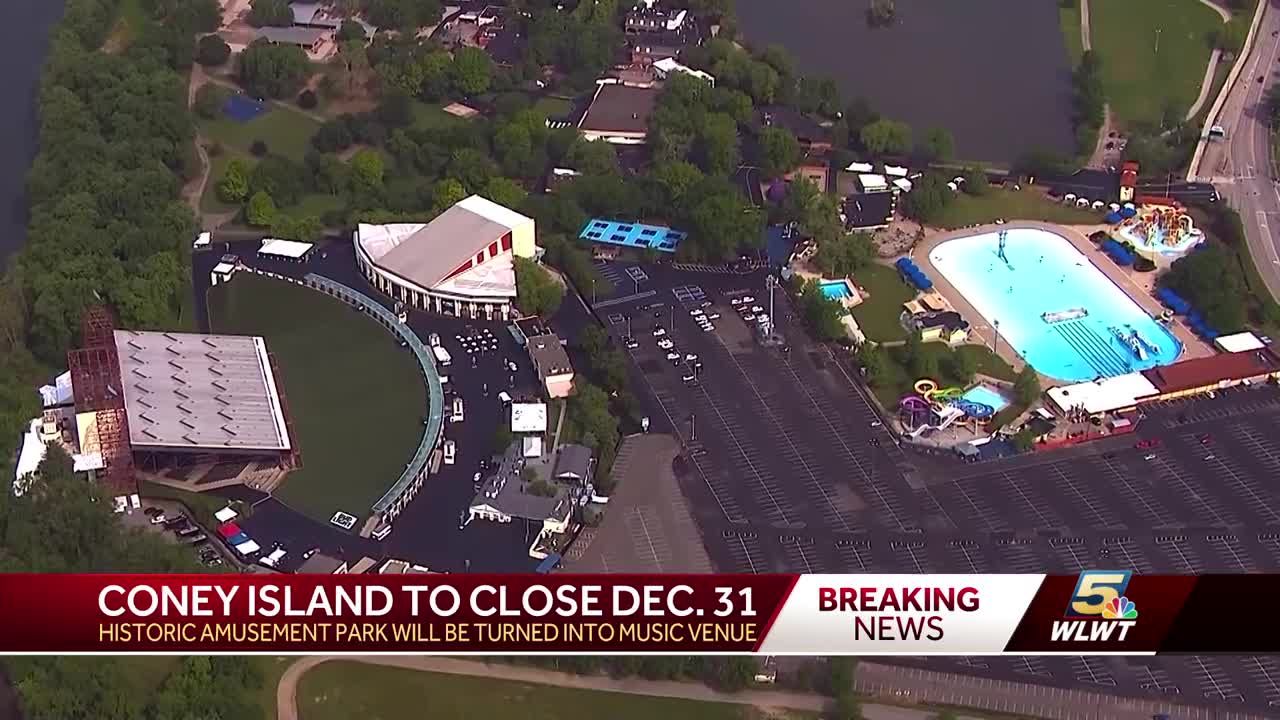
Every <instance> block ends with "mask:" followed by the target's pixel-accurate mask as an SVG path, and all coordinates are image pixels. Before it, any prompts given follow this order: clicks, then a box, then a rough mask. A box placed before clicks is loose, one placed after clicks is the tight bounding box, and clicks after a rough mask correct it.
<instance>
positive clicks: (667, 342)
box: [658, 340, 676, 350]
mask: <svg viewBox="0 0 1280 720" xmlns="http://www.w3.org/2000/svg"><path fill="white" fill-rule="evenodd" d="M675 346H676V344H675V343H673V342H671V341H670V340H659V341H658V347H660V348H662V349H663V350H670V349H671V348H673V347H675Z"/></svg>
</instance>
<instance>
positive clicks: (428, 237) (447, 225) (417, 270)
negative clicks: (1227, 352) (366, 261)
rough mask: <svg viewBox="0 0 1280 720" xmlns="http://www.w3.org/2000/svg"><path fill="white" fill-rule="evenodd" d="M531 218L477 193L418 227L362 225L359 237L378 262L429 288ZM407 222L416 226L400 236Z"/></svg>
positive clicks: (371, 257) (359, 240)
mask: <svg viewBox="0 0 1280 720" xmlns="http://www.w3.org/2000/svg"><path fill="white" fill-rule="evenodd" d="M531 222H533V221H532V220H531V219H530V218H527V217H525V216H524V215H521V214H520V213H517V212H515V211H514V210H510V209H508V208H505V207H503V206H501V205H499V204H497V203H495V202H492V201H490V200H487V199H485V198H483V197H481V196H479V195H472V196H471V197H469V198H466V199H465V200H462V201H461V202H459V203H457V204H455V205H454V206H453V207H451V208H449V209H448V210H445V211H444V212H443V213H441V214H440V215H439V216H437V217H436V218H435V219H434V220H432V221H431V222H429V223H427V224H426V225H422V226H420V227H417V228H416V229H413V227H412V225H408V226H406V225H390V226H378V225H361V226H360V227H359V230H358V233H359V236H358V238H357V241H358V242H359V244H360V246H361V247H362V248H364V251H365V252H366V253H367V254H368V255H369V258H370V259H371V260H372V261H373V264H374V265H376V266H378V267H379V268H382V269H383V270H386V271H388V272H390V273H393V274H395V275H396V276H397V277H401V278H404V279H405V280H408V281H409V282H412V283H414V284H416V285H418V286H420V287H423V288H428V289H429V288H432V287H435V286H436V285H437V284H439V283H440V282H443V281H444V280H446V279H448V278H449V275H450V274H451V273H453V271H454V270H456V269H458V268H459V267H460V266H462V265H463V264H465V263H466V262H467V261H468V260H470V259H471V258H472V257H473V256H474V255H476V253H479V252H482V251H484V249H485V248H486V247H488V246H489V245H490V244H491V243H493V242H495V241H497V240H500V239H502V237H503V236H505V235H506V234H507V233H510V232H511V231H512V230H513V229H515V228H516V227H518V226H520V225H523V224H525V223H531ZM405 227H408V228H409V229H411V230H412V232H411V233H409V234H407V235H403V236H398V235H399V233H398V230H399V229H400V228H405Z"/></svg>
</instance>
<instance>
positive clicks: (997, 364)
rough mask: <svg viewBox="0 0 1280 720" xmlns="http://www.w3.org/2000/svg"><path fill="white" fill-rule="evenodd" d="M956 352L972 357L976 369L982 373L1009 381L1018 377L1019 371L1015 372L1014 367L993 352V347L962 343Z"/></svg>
mask: <svg viewBox="0 0 1280 720" xmlns="http://www.w3.org/2000/svg"><path fill="white" fill-rule="evenodd" d="M956 352H957V353H960V354H962V355H968V356H969V357H970V358H972V359H973V367H974V369H976V370H977V371H978V373H980V374H982V375H987V376H990V377H993V378H995V379H997V380H1007V381H1009V382H1013V381H1014V380H1016V379H1018V373H1016V372H1014V370H1013V367H1012V366H1010V365H1009V363H1007V362H1005V361H1004V359H1003V358H1001V357H1000V356H999V355H996V354H995V353H993V352H991V348H989V347H987V346H986V345H961V346H960V347H958V348H956Z"/></svg>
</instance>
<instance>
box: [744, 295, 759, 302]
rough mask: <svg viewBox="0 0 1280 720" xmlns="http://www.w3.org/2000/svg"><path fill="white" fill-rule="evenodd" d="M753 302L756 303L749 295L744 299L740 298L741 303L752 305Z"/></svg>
mask: <svg viewBox="0 0 1280 720" xmlns="http://www.w3.org/2000/svg"><path fill="white" fill-rule="evenodd" d="M755 301H756V299H755V298H753V297H751V296H750V295H748V296H746V297H744V298H742V302H744V303H753V302H755Z"/></svg>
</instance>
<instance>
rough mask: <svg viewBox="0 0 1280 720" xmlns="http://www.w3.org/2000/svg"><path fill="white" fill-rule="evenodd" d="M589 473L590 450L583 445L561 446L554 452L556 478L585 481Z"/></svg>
mask: <svg viewBox="0 0 1280 720" xmlns="http://www.w3.org/2000/svg"><path fill="white" fill-rule="evenodd" d="M590 471H591V448H589V447H587V446H585V445H561V446H560V449H559V450H556V470H555V476H556V477H557V478H565V477H571V478H573V479H575V480H586V479H587V473H589V472H590Z"/></svg>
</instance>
